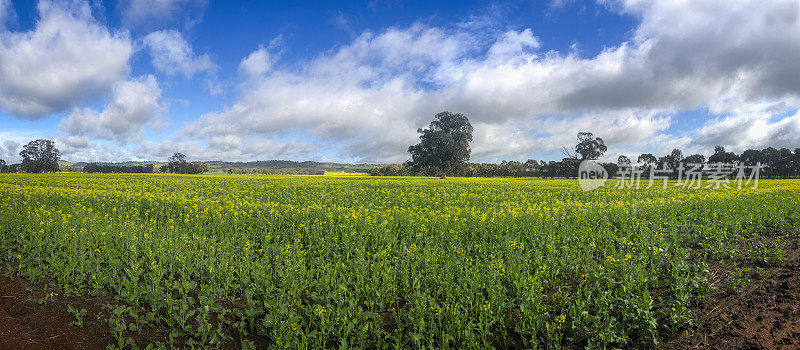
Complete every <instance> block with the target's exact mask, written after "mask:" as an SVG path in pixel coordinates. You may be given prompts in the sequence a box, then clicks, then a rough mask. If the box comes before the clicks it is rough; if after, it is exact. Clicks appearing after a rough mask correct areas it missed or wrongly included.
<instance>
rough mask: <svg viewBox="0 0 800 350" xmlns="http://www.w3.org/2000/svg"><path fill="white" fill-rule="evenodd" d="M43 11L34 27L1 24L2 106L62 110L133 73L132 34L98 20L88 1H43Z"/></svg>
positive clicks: (15, 110) (24, 112)
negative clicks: (130, 63) (6, 27)
mask: <svg viewBox="0 0 800 350" xmlns="http://www.w3.org/2000/svg"><path fill="white" fill-rule="evenodd" d="M38 11H39V20H38V21H37V22H36V26H35V28H34V29H32V30H31V31H27V32H9V31H3V30H2V29H0V110H2V111H3V112H5V113H7V114H10V115H13V116H15V117H18V118H29V119H33V118H40V117H43V116H46V115H49V114H53V113H58V112H62V111H64V110H66V109H68V108H69V107H71V106H73V105H75V104H76V103H79V102H81V101H91V100H94V99H96V98H99V97H100V96H102V95H103V94H104V93H106V92H107V91H108V90H109V89H110V88H111V86H113V85H114V84H115V83H116V82H118V81H121V80H124V79H125V77H126V76H127V75H128V72H129V66H128V60H129V58H130V57H131V54H132V53H133V46H132V44H131V41H130V38H129V36H128V34H127V33H126V32H119V33H111V32H109V31H108V30H107V29H106V28H105V27H103V26H102V25H100V24H98V23H97V22H96V21H95V20H94V19H93V18H92V16H91V9H90V8H89V5H88V4H74V5H73V4H69V5H56V4H53V3H50V2H49V1H42V2H40V3H39V5H38Z"/></svg>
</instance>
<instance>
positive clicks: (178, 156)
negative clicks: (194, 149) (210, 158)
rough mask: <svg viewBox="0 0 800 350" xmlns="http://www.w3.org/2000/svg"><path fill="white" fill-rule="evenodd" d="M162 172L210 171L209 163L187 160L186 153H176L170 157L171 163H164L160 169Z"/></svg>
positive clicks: (196, 172)
mask: <svg viewBox="0 0 800 350" xmlns="http://www.w3.org/2000/svg"><path fill="white" fill-rule="evenodd" d="M158 170H159V171H161V172H162V173H176V174H202V173H204V172H206V171H208V164H206V163H203V162H191V163H190V162H187V161H186V155H184V154H183V153H175V154H173V155H172V156H171V157H169V163H167V164H164V165H162V166H161V167H160V168H159V169H158Z"/></svg>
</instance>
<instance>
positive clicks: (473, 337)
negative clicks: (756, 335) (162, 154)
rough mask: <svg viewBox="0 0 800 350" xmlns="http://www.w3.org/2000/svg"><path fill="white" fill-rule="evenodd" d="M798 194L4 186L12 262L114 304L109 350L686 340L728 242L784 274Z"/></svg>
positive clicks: (145, 180)
mask: <svg viewBox="0 0 800 350" xmlns="http://www.w3.org/2000/svg"><path fill="white" fill-rule="evenodd" d="M798 198H800V184H798V183H797V182H795V181H763V182H762V183H761V184H760V185H759V188H758V189H757V190H749V189H748V190H744V191H715V190H707V189H702V190H691V189H684V188H680V187H674V186H670V187H669V188H668V189H661V188H657V189H650V190H636V189H627V190H614V189H613V188H602V189H598V190H596V191H593V192H584V191H582V190H580V188H579V187H578V186H577V184H576V183H575V181H572V180H536V179H461V178H457V179H448V180H446V181H442V180H439V179H425V178H403V179H400V178H372V177H362V176H346V177H332V176H331V177H328V176H320V177H308V176H297V177H283V176H247V177H231V176H191V177H183V176H174V175H164V174H150V175H139V174H114V175H107V174H70V175H67V174H43V175H30V174H3V175H0V199H2V200H0V217H2V218H3V220H2V221H0V259H2V260H3V261H4V262H5V263H6V264H7V266H9V267H10V271H11V272H12V273H13V274H14V275H15V276H22V277H24V278H27V279H29V280H32V281H34V282H41V281H45V280H46V279H47V280H48V281H52V285H53V286H56V287H57V288H58V293H64V294H67V295H78V294H79V295H86V294H90V295H108V296H110V297H112V298H113V299H110V300H111V301H110V302H109V304H108V305H106V308H105V310H106V311H107V312H105V314H108V315H110V317H109V318H108V319H107V320H106V321H107V322H108V325H109V327H110V329H111V332H112V335H113V339H114V343H113V344H110V347H111V348H136V345H135V344H133V343H134V342H133V340H132V339H133V338H135V335H136V334H137V333H141V332H144V330H147V329H152V327H157V328H160V329H164V330H166V331H167V332H168V334H169V339H165V340H164V343H163V344H155V345H153V346H151V347H155V346H160V347H168V346H169V347H197V348H200V347H206V348H220V347H238V346H241V347H243V348H254V347H259V348H260V347H267V346H273V347H276V348H312V347H313V348H319V347H325V348H333V347H342V348H349V347H357V348H386V347H397V348H408V347H415V348H422V347H429V348H445V347H452V348H488V347H500V348H562V347H573V346H576V345H577V346H583V345H586V346H589V347H591V348H620V347H629V348H637V347H645V346H649V345H647V344H650V343H655V342H657V341H659V340H660V339H663V338H664V337H665V336H666V335H668V334H670V333H671V332H676V331H679V330H681V329H683V328H685V327H687V326H688V325H691V323H692V320H693V318H692V314H691V308H692V307H694V306H696V305H698V304H699V303H703V302H704V301H705V300H706V299H707V297H708V294H709V288H710V286H709V284H708V281H707V280H706V275H707V268H706V263H705V260H706V259H712V258H714V259H716V258H724V254H723V253H722V252H723V251H724V250H725V249H724V248H722V247H731V246H734V244H741V243H742V242H743V240H751V239H752V240H753V241H755V242H756V243H753V246H752V248H751V250H753V251H754V252H757V254H754V256H767V257H770V258H769V259H770V260H769V261H773V262H774V261H779V260H780V259H779V258H780V253H779V252H778V251H779V250H777V248H779V247H780V246H779V245H777V244H776V245H764V246H763V247H761V246H760V245H758V244H757V242H758V241H759V240H761V241H763V239H760V238H759V237H758V236H755V234H756V233H759V232H770V231H775V230H779V229H784V228H787V227H794V226H793V225H796V224H797V222H800V206H798V205H797V204H798V203H797V200H798ZM737 242H738V243H737ZM768 251H770V252H772V253H768ZM694 257H699V258H694ZM775 259H778V260H775ZM51 287H52V286H51ZM48 290H52V289H48ZM53 296H54V294H50V297H49V298H52V297H53ZM43 299H48V297H45V298H43ZM48 300H49V299H48ZM48 300H42V302H47V301H48ZM70 312H72V313H73V314H74V315H75V319H76V321H75V324H79V323H81V322H83V320H85V317H86V315H85V313H83V312H82V311H81V310H76V309H75V308H73V309H72V311H70ZM139 345H142V346H143V345H144V344H139Z"/></svg>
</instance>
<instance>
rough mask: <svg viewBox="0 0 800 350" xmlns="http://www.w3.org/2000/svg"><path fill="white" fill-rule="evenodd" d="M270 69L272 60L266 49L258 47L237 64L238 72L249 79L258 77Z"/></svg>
mask: <svg viewBox="0 0 800 350" xmlns="http://www.w3.org/2000/svg"><path fill="white" fill-rule="evenodd" d="M271 68H272V60H271V58H270V54H269V52H268V51H267V48H265V47H264V46H259V47H258V49H257V50H255V51H253V52H252V53H250V55H248V56H247V57H245V58H243V59H242V62H240V63H239V71H240V72H242V73H244V74H246V75H247V76H249V77H258V76H260V75H262V74H264V73H266V72H268V71H269V70H270V69H271Z"/></svg>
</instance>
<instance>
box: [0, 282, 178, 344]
mask: <svg viewBox="0 0 800 350" xmlns="http://www.w3.org/2000/svg"><path fill="white" fill-rule="evenodd" d="M7 272H8V270H7V269H6V268H2V267H0V350H5V349H105V348H106V345H108V344H111V343H116V339H115V338H114V337H112V334H111V330H110V328H109V325H108V319H109V318H110V317H111V313H110V311H109V310H108V309H106V308H104V305H116V302H115V301H114V299H113V298H111V297H108V296H89V295H83V296H65V295H64V293H63V292H62V291H60V290H58V289H57V288H52V287H49V286H48V283H46V282H42V283H36V284H31V283H29V282H28V281H26V280H25V279H23V278H20V277H17V276H15V277H13V278H11V277H7V276H6V274H7ZM43 298H46V299H47V301H45V302H42V299H43ZM40 302H41V303H40ZM69 305H72V306H73V307H74V308H76V309H78V310H80V309H86V315H85V316H84V317H83V326H81V327H78V326H77V325H70V324H71V323H72V322H75V321H77V318H76V317H75V315H73V314H71V313H70V312H69V311H67V310H68V306H69ZM128 333H130V334H128ZM125 335H126V336H129V337H131V338H133V339H134V340H135V341H136V343H137V344H149V343H155V342H157V341H160V342H162V343H168V338H167V335H166V332H165V331H163V330H159V329H153V327H149V329H143V330H142V331H141V332H139V333H131V332H127V333H126V334H125Z"/></svg>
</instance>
